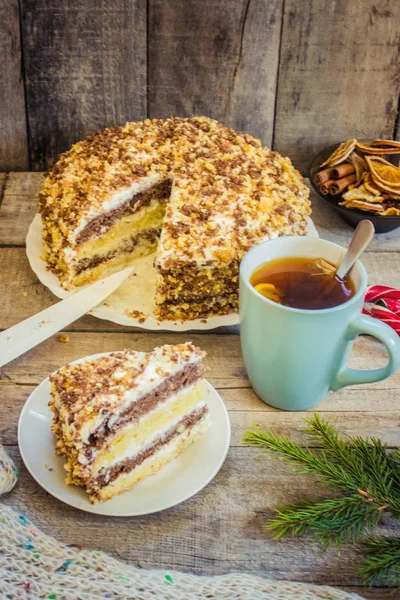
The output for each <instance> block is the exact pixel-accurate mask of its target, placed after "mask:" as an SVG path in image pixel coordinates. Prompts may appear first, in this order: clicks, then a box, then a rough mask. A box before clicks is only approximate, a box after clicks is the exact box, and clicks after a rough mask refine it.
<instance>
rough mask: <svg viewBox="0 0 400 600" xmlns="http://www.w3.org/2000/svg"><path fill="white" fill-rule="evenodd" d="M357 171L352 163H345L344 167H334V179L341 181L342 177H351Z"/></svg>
mask: <svg viewBox="0 0 400 600" xmlns="http://www.w3.org/2000/svg"><path fill="white" fill-rule="evenodd" d="M354 171H355V169H354V166H353V165H352V164H351V163H345V164H344V165H339V166H338V167H334V168H333V169H332V178H333V179H341V178H342V177H347V175H351V174H352V173H354Z"/></svg>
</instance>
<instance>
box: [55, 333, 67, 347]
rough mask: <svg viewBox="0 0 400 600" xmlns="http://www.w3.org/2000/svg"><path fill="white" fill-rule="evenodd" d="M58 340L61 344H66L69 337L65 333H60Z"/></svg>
mask: <svg viewBox="0 0 400 600" xmlns="http://www.w3.org/2000/svg"><path fill="white" fill-rule="evenodd" d="M58 339H59V341H60V342H62V343H63V344H67V343H68V342H69V335H67V334H66V333H62V334H61V335H60V337H59V338H58Z"/></svg>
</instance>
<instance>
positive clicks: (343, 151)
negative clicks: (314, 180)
mask: <svg viewBox="0 0 400 600" xmlns="http://www.w3.org/2000/svg"><path fill="white" fill-rule="evenodd" d="M356 143H357V140H356V139H353V140H347V142H343V144H340V146H339V147H338V148H336V150H335V151H334V152H333V153H332V154H331V155H330V157H329V158H328V159H327V160H326V161H325V162H323V163H322V165H321V167H325V166H327V167H336V165H340V163H342V162H343V161H344V160H346V159H347V158H349V156H350V154H351V153H352V152H353V150H354V148H355V147H356Z"/></svg>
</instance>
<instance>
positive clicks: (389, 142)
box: [371, 140, 400, 148]
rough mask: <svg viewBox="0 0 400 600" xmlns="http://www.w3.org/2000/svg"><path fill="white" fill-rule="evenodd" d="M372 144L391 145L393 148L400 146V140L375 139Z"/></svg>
mask: <svg viewBox="0 0 400 600" xmlns="http://www.w3.org/2000/svg"><path fill="white" fill-rule="evenodd" d="M371 146H378V147H379V148H380V147H382V146H390V147H391V148H400V142H398V141H397V140H374V141H373V142H371Z"/></svg>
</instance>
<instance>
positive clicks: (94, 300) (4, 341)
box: [0, 268, 133, 367]
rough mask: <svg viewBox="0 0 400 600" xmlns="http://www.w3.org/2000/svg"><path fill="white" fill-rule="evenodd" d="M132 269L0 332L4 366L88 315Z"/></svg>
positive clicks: (0, 354) (93, 285) (0, 347)
mask: <svg viewBox="0 0 400 600" xmlns="http://www.w3.org/2000/svg"><path fill="white" fill-rule="evenodd" d="M132 271H133V268H129V269H124V270H123V271H120V272H119V273H114V274H113V275H109V276H108V277H105V279H102V280H101V281H97V282H96V283H93V284H92V285H90V286H88V287H85V288H84V289H83V290H81V291H80V292H76V293H75V294H72V295H71V296H69V297H68V298H66V299H65V300H62V301H61V302H57V304H53V306H50V308H46V309H45V310H42V311H41V312H40V313H38V314H37V315H34V316H33V317H29V319H25V321H22V322H21V323H18V324H17V325H14V326H13V327H10V328H9V329H6V330H5V331H3V332H2V333H0V367H2V366H3V365H6V364H7V363H9V362H11V361H12V360H14V358H17V357H18V356H21V354H24V352H27V351H28V350H30V349H31V348H33V347H34V346H37V345H38V344H40V343H41V342H43V341H44V340H47V338H49V337H50V336H52V335H53V334H54V333H57V332H58V331H60V330H61V329H63V328H64V327H66V326H67V325H69V324H70V323H73V322H74V321H76V320H77V319H79V317H82V316H83V315H85V314H86V313H87V312H88V311H89V310H90V309H91V308H94V307H95V306H97V304H99V303H100V302H101V301H102V300H104V299H105V298H107V296H109V295H110V294H112V292H114V291H115V290H116V289H117V288H119V286H120V285H121V284H122V283H123V282H124V281H125V279H127V278H128V277H129V275H130V274H131V273H132Z"/></svg>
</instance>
